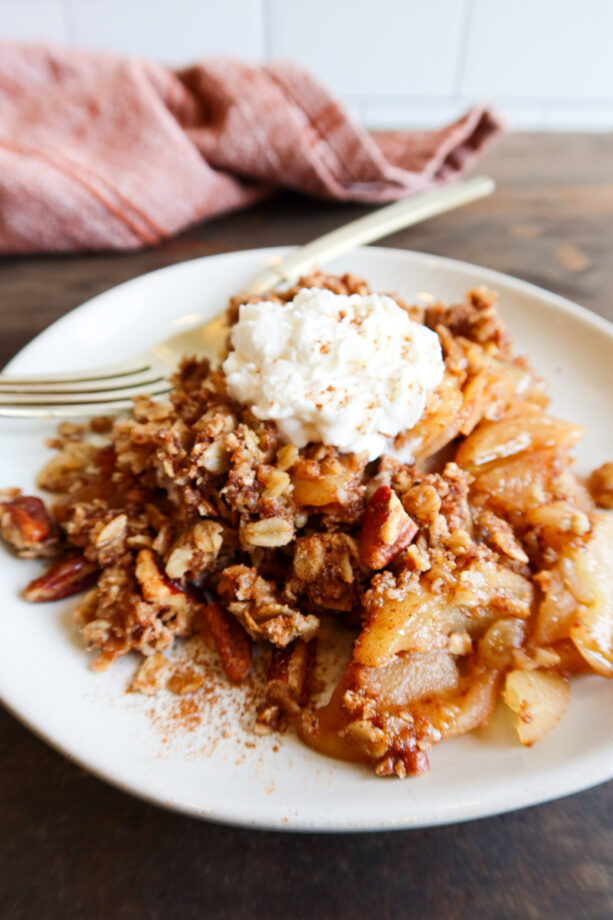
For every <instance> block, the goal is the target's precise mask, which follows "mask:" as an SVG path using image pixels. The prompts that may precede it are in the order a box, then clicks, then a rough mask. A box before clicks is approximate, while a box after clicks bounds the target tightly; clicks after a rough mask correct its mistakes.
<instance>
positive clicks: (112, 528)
mask: <svg viewBox="0 0 613 920" xmlns="http://www.w3.org/2000/svg"><path fill="white" fill-rule="evenodd" d="M127 524H128V516H127V514H118V515H117V517H114V518H113V519H112V520H111V521H109V522H108V524H106V525H105V526H104V527H103V528H102V530H101V531H100V533H99V534H98V536H97V537H96V546H98V547H100V546H104V544H105V543H112V542H114V541H116V540H117V541H118V540H120V539H121V538H122V537H123V536H124V534H125V532H126V527H127Z"/></svg>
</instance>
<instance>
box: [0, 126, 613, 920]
mask: <svg viewBox="0 0 613 920" xmlns="http://www.w3.org/2000/svg"><path fill="white" fill-rule="evenodd" d="M482 169H483V171H484V172H485V171H487V172H490V173H491V175H493V176H494V177H495V178H496V180H497V182H498V191H497V192H496V193H495V195H494V196H492V197H491V198H489V199H487V200H485V201H481V202H478V203H476V204H474V205H471V206H470V207H468V208H464V209H462V210H461V211H458V212H455V213H453V214H449V215H445V216H442V217H439V218H436V219H435V220H432V221H431V222H430V223H428V224H425V225H423V226H421V227H415V228H412V229H410V230H407V231H403V232H401V233H397V234H395V235H394V236H393V237H390V238H389V239H388V240H387V241H386V243H385V244H386V245H390V246H398V247H402V248H407V249H417V250H420V251H425V252H432V253H441V254H443V255H448V256H452V257H454V258H459V259H465V260H467V261H470V262H476V263H479V264H482V265H485V266H488V267H490V268H496V269H500V270H502V271H505V272H509V273H510V274H512V275H516V276H518V277H520V278H524V279H527V280H529V281H533V282H535V283H537V284H540V285H543V286H544V287H547V288H549V289H551V290H553V291H556V292H558V293H560V294H563V295H565V296H567V297H570V298H571V299H573V300H576V301H577V302H579V303H581V304H583V305H584V306H586V307H589V308H590V309H592V310H594V311H596V312H598V313H600V314H602V315H604V316H607V317H608V318H609V319H613V298H612V297H611V288H612V287H613V261H612V257H611V254H612V253H613V137H611V136H608V135H555V134H553V135H528V134H523V135H522V134H518V135H510V136H508V137H506V138H503V139H502V140H501V141H499V142H498V143H497V145H496V146H495V148H494V149H493V150H492V151H491V152H490V153H489V154H488V155H487V157H486V158H485V159H484V161H483V165H482ZM367 210H368V209H366V208H363V207H354V206H349V205H334V204H329V203H322V202H316V201H311V200H306V199H304V198H300V197H298V196H294V195H290V194H283V195H280V196H278V197H276V198H274V199H272V200H270V201H268V202H266V203H264V204H261V205H259V206H258V207H257V208H254V209H252V210H251V211H247V212H244V213H241V214H235V215H230V216H228V217H225V218H222V219H219V220H216V221H213V222H211V223H209V224H206V225H203V226H199V227H195V228H193V229H191V230H190V231H189V232H187V233H185V234H184V235H183V236H181V237H179V238H178V239H175V240H172V241H169V242H168V243H166V244H165V245H163V246H162V247H160V248H158V249H156V250H151V251H147V252H142V253H137V254H128V255H117V254H115V255H81V256H66V257H45V256H43V257H38V258H19V259H5V260H4V261H2V262H0V323H1V325H0V329H1V335H0V361H1V362H4V361H6V360H8V358H10V357H11V355H12V354H14V353H15V352H16V351H17V350H18V349H19V348H20V347H21V346H22V345H24V344H25V343H26V342H27V341H28V340H29V339H31V338H32V337H33V336H34V335H35V334H36V333H37V332H39V331H40V330H41V329H43V328H45V326H47V325H48V324H49V323H50V322H52V321H53V320H55V319H57V318H58V317H59V316H62V315H63V314H64V313H66V312H67V311H68V310H70V309H72V307H74V306H76V305H78V304H79V303H81V302H82V301H84V300H86V299H87V298H89V297H92V296H93V295H94V294H97V293H99V292H100V291H103V290H106V289H107V288H109V287H111V286H113V285H115V284H117V283H119V282H121V281H125V280H127V279H128V278H132V277H134V276H135V275H139V274H141V273H142V272H146V271H149V270H151V269H154V268H159V267H161V266H163V265H170V264H172V263H174V262H179V261H183V260H184V259H191V258H195V257H197V256H202V255H208V254H211V253H217V252H226V251H230V250H235V249H243V248H251V247H254V246H268V245H277V244H286V243H303V242H306V241H307V240H309V239H311V238H312V237H314V236H316V235H318V234H320V233H322V232H324V231H325V230H328V229H331V228H333V227H335V226H337V225H339V224H341V223H342V222H344V221H347V220H350V219H351V218H352V217H354V216H358V215H360V214H362V213H366V211H367ZM3 448H4V449H6V445H3ZM84 665H85V662H84ZM31 679H32V675H31V674H28V673H27V672H24V680H31ZM612 692H613V687H612ZM603 731H607V732H610V731H611V726H603ZM399 795H402V787H401V786H400V785H399ZM612 819H613V783H608V784H606V785H604V786H601V787H599V788H597V789H594V790H591V791H589V792H584V793H582V794H580V795H576V796H573V797H571V798H567V799H564V800H561V801H558V802H555V803H550V804H547V805H543V806H540V807H538V808H532V809H528V810H524V811H520V812H515V813H514V814H510V815H504V816H501V817H497V818H490V819H487V820H482V821H478V822H472V823H468V824H463V825H457V826H454V827H447V828H435V829H432V830H421V831H409V832H398V831H397V832H392V833H385V834H379V833H373V834H364V835H359V834H348V835H313V834H305V835H287V834H280V833H263V832H256V831H247V830H239V829H231V828H224V827H220V826H216V825H211V824H206V823H203V822H199V821H196V820H194V819H191V818H186V817H182V816H179V815H175V814H170V813H166V812H164V811H162V810H161V809H158V808H155V807H153V806H151V805H147V804H144V803H142V802H139V801H136V800H134V799H131V798H129V797H128V796H126V795H125V794H123V793H121V792H118V791H116V790H115V789H112V788H110V787H109V786H107V785H105V784H104V783H102V782H100V781H98V780H97V779H94V778H93V777H91V776H89V775H87V774H86V773H85V772H84V771H82V770H81V769H79V768H77V767H76V766H74V765H73V764H71V763H70V762H68V761H67V760H65V759H64V758H63V757H61V756H60V755H58V754H56V753H55V752H54V751H52V750H51V749H50V748H48V747H47V746H46V745H45V744H43V743H42V742H41V741H39V740H38V739H37V738H36V737H34V736H33V735H32V734H30V733H29V732H28V731H27V730H26V729H25V728H23V727H22V726H21V725H20V724H19V723H18V722H17V721H16V720H15V719H13V718H12V716H10V715H9V714H8V713H7V712H4V711H3V710H0V918H2V920H30V918H32V920H34V918H36V920H73V918H75V920H76V918H79V920H80V918H87V920H141V918H146V920H192V918H193V920H196V918H197V920H207V918H250V920H260V918H261V920H281V918H283V920H285V918H292V920H294V918H296V920H298V918H309V920H311V918H313V920H327V918H343V920H344V918H352V920H353V918H355V920H362V918H376V920H387V918H398V917H411V918H413V917H417V918H424V920H430V918H436V920H438V918H446V920H455V918H458V920H460V918H462V920H463V918H492V920H515V918H517V920H520V918H521V920H523V918H527V920H540V918H547V920H548V918H556V920H578V918H589V920H609V918H612V917H613V821H612Z"/></svg>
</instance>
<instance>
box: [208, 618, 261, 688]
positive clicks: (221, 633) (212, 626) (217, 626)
mask: <svg viewBox="0 0 613 920" xmlns="http://www.w3.org/2000/svg"><path fill="white" fill-rule="evenodd" d="M204 622H205V626H206V628H207V629H208V631H209V633H210V634H211V636H212V637H213V642H214V643H215V646H216V648H217V651H218V653H219V658H220V660H221V666H222V668H223V670H224V674H225V675H226V677H227V678H228V680H231V681H232V682H233V683H235V684H236V683H239V681H241V680H243V679H244V678H245V677H246V676H247V674H248V673H249V671H250V670H251V658H252V650H253V643H252V641H251V638H250V637H249V636H248V635H247V633H246V632H245V630H244V629H243V627H242V626H241V625H240V623H239V622H238V620H237V619H236V618H235V617H233V616H232V614H231V613H228V611H227V610H224V608H223V607H222V606H221V604H217V603H212V604H206V605H205V606H204Z"/></svg>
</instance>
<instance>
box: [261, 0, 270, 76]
mask: <svg viewBox="0 0 613 920" xmlns="http://www.w3.org/2000/svg"><path fill="white" fill-rule="evenodd" d="M260 22H261V28H262V51H263V57H264V60H265V61H267V60H269V59H270V57H271V53H272V28H271V26H272V9H271V6H270V0H261V3H260Z"/></svg>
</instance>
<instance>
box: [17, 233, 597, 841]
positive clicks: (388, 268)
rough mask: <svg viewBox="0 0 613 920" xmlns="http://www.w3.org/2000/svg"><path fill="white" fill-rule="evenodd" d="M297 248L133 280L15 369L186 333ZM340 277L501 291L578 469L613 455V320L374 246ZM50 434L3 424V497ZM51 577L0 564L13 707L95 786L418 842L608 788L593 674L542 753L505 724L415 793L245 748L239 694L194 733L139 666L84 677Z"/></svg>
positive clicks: (49, 337)
mask: <svg viewBox="0 0 613 920" xmlns="http://www.w3.org/2000/svg"><path fill="white" fill-rule="evenodd" d="M285 251H286V250H285V249H262V250H253V251H249V252H238V253H232V254H228V255H222V256H214V257H211V258H205V259H197V260H195V261H192V262H184V263H181V264H178V265H174V266H172V267H170V268H164V269H161V270H160V271H156V272H152V273H151V274H149V275H145V276H143V277H141V278H136V279H135V280H133V281H129V282H128V283H127V284H122V285H120V286H119V287H117V288H114V289H113V290H111V291H108V292H107V293H105V294H102V295H100V296H99V297H96V298H94V299H93V300H91V301H89V302H88V303H86V304H84V305H83V306H81V307H79V308H78V309H76V310H74V311H72V312H71V313H70V314H69V315H67V316H66V317H64V318H63V319H61V320H60V321H59V322H57V323H55V324H54V325H53V326H51V327H50V328H49V329H47V330H46V331H45V332H44V333H42V334H41V335H40V336H38V338H37V339H35V341H33V342H32V343H31V344H30V345H28V346H27V347H26V348H25V349H24V350H23V351H22V352H21V353H20V354H19V355H18V356H17V357H16V358H15V359H14V361H13V362H12V363H11V365H10V370H11V371H12V372H23V373H27V372H38V371H56V370H67V369H72V368H81V367H87V366H92V365H97V364H104V363H106V362H108V361H111V360H114V359H120V358H123V357H127V356H129V355H130V354H131V353H133V352H135V351H137V350H140V349H141V348H142V347H143V346H144V345H148V344H150V343H152V342H155V341H157V340H158V339H160V338H162V337H164V336H165V335H167V334H168V333H170V332H171V331H172V330H173V329H175V328H177V327H178V326H179V325H180V324H181V323H189V322H192V321H194V320H196V319H199V318H203V319H205V318H207V317H208V316H209V315H211V314H212V313H214V312H217V311H218V310H219V309H220V308H221V307H222V306H223V304H224V302H225V299H226V297H227V296H228V295H229V294H231V293H233V292H235V291H237V290H240V289H241V287H242V285H243V284H244V283H246V282H247V281H248V280H249V279H250V278H251V277H252V276H254V275H255V274H257V273H258V271H259V270H260V269H261V267H262V266H263V264H264V261H265V259H266V258H268V257H271V256H275V255H277V256H278V255H279V254H280V253H283V252H285ZM330 269H331V270H334V271H354V272H358V273H361V274H363V275H364V276H365V277H366V278H368V279H369V281H370V282H371V283H372V284H373V286H374V287H375V289H379V290H386V291H397V292H399V293H400V294H401V295H403V296H404V297H406V298H408V299H411V298H412V297H413V296H414V295H415V294H417V292H419V291H426V292H431V293H433V294H436V295H437V296H441V297H443V298H445V299H451V298H457V297H459V296H460V295H462V294H463V293H464V292H465V291H466V290H467V289H469V288H470V287H472V286H474V285H476V284H483V283H485V284H487V285H489V286H490V287H493V288H495V289H497V290H498V291H499V292H500V294H501V309H502V314H503V316H504V318H505V319H506V320H507V321H508V324H509V326H510V328H511V330H512V332H513V334H514V337H515V341H516V345H517V348H518V350H519V351H522V352H525V353H527V354H528V355H529V356H530V358H531V359H532V362H533V364H534V366H535V367H536V369H537V370H538V371H539V372H541V373H542V374H543V375H544V376H545V377H547V378H548V380H549V381H550V383H551V387H552V393H553V411H554V412H556V413H558V414H559V415H561V416H562V417H564V418H566V419H569V420H572V421H575V422H581V423H583V424H584V425H586V427H587V435H586V438H585V441H584V442H583V444H582V445H581V447H580V448H579V450H578V469H579V471H580V472H587V471H588V470H590V469H592V468H593V467H595V466H597V465H599V464H600V463H602V462H603V461H605V460H610V459H613V432H612V428H611V423H610V398H611V393H612V392H613V327H612V326H610V325H609V324H608V323H606V322H605V321H604V320H602V319H600V318H598V317H597V316H595V315H593V314H591V313H589V312H587V311H586V310H583V309H581V308H580V307H577V306H575V305H574V304H572V303H570V302H569V301H566V300H563V299H562V298H560V297H557V296H556V295H554V294H550V293H548V292H546V291H544V290H541V289H539V288H537V287H534V286H532V285H529V284H526V283H524V282H521V281H517V280H514V279H513V278H509V277H507V276H505V275H502V274H498V273H496V272H493V271H488V270H486V269H482V268H478V267H476V266H472V265H467V264H465V263H461V262H454V261H451V260H449V259H442V258H438V257H434V256H428V255H424V254H421V253H413V252H403V251H398V250H392V249H377V248H374V247H372V248H368V249H364V250H361V251H359V252H357V253H354V254H353V255H350V256H346V257H344V258H343V259H339V260H338V261H337V262H336V263H334V264H332V265H331V266H330ZM50 430H51V428H50V426H48V425H46V424H37V423H30V422H26V421H10V422H9V421H6V420H2V426H1V427H0V435H1V436H2V452H1V454H0V486H9V485H17V486H21V487H22V488H23V489H25V490H26V491H30V490H31V489H32V483H33V478H34V475H35V472H36V470H37V469H38V468H39V467H40V466H41V464H42V463H43V462H44V460H45V457H46V456H47V453H48V452H47V451H46V450H45V449H44V448H43V446H42V439H43V437H44V436H45V435H46V434H48V433H49V432H50ZM39 569H40V566H39V564H38V563H36V562H25V561H23V560H16V559H14V558H13V557H12V556H11V555H10V554H9V553H8V552H7V551H6V550H5V549H2V550H1V551H0V635H1V636H2V642H1V643H0V696H1V698H2V700H3V701H4V703H5V704H6V706H7V707H8V708H9V709H10V710H11V711H12V712H13V713H14V714H15V715H17V716H18V718H20V719H21V720H22V721H23V722H25V724H26V725H28V726H29V727H30V728H32V729H33V730H34V731H36V732H37V733H38V734H39V735H41V736H42V737H43V738H44V739H46V740H47V741H48V742H49V743H50V744H52V745H54V746H55V747H56V748H57V749H58V750H60V751H62V752H63V753H64V754H66V755H67V756H69V757H71V758H74V759H75V760H76V761H77V762H78V763H80V764H82V765H83V766H84V767H86V768H87V769H89V770H91V771H92V772H93V773H95V774H97V775H98V776H100V777H102V778H103V779H106V780H108V781H109V782H111V783H114V784H115V785H117V786H119V787H120V788H122V789H125V790H127V791H130V792H132V793H134V794H136V795H139V796H142V797H143V798H146V799H149V800H151V801H153V802H157V803H158V804H161V805H165V806H167V807H169V808H174V809H177V810H179V811H184V812H188V813H190V814H193V815H197V816H200V817H206V818H211V819H215V820H218V821H223V822H228V823H232V824H240V825H245V826H253V827H265V828H280V829H283V828H287V829H301V830H366V829H383V828H407V827H419V826H427V825H435V824H444V823H449V822H454V821H462V820H466V819H469V818H478V817H482V816H485V815H491V814H495V813H498V812H503V811H508V810H510V809H513V808H519V807H522V806H526V805H532V804H535V803H537V802H543V801H546V800H548V799H553V798H556V797H558V796H562V795H567V794H568V793H571V792H576V791H578V790H580V789H584V788H587V787H588V786H592V785H594V784H596V783H599V782H602V781H603V780H606V779H609V778H610V777H612V776H613V740H612V737H611V726H613V687H612V686H611V684H610V683H609V682H607V681H606V680H603V679H599V678H595V677H594V678H592V677H585V678H580V679H578V680H576V681H575V682H574V684H573V688H572V703H571V707H570V710H569V712H568V713H567V715H566V716H565V717H564V719H563V721H562V722H561V724H560V725H559V726H558V727H557V728H556V729H555V730H554V731H553V732H552V733H551V734H550V735H549V736H548V737H547V738H546V739H545V740H544V741H542V742H541V743H540V744H538V745H536V746H535V747H534V748H532V749H524V748H521V747H520V746H519V745H518V744H517V742H516V740H515V738H514V736H513V732H512V730H511V726H510V720H509V719H508V718H507V716H506V715H505V714H504V713H503V712H499V713H498V714H497V716H496V718H495V719H494V721H493V724H492V726H491V727H489V728H487V729H485V730H482V731H479V732H475V733H473V734H471V735H469V736H465V737H462V738H458V739H454V740H451V741H446V742H444V743H443V744H441V745H439V746H438V747H436V748H435V749H434V751H433V753H432V756H431V764H432V767H431V772H430V773H429V774H428V775H427V776H425V777H422V778H419V779H413V780H406V781H404V782H400V781H397V780H382V779H378V778H376V777H375V776H374V775H373V774H372V773H371V772H370V771H369V770H368V769H367V768H365V767H359V766H353V765H348V764H343V763H337V762H335V761H332V760H328V759H327V758H325V757H323V756H320V755H318V754H315V753H314V752H312V751H310V750H308V749H307V748H305V747H304V746H302V745H301V744H300V743H299V742H298V741H297V740H296V739H295V738H293V737H292V736H291V735H289V734H288V735H285V736H283V737H282V738H281V739H279V738H272V737H269V738H254V737H253V736H249V735H248V734H246V733H245V732H244V731H242V730H241V729H240V726H239V727H238V729H237V727H236V723H237V722H240V718H241V716H240V692H239V691H236V690H231V691H229V692H228V694H227V695H224V696H223V697H222V699H221V700H220V701H218V702H217V703H216V704H215V703H211V702H209V703H208V704H207V707H206V711H205V713H204V717H203V718H202V721H201V722H200V723H199V724H195V723H197V718H196V719H195V720H194V721H193V722H190V714H189V713H187V714H185V713H184V715H183V716H182V717H181V718H179V719H178V721H177V720H174V721H173V718H172V714H173V713H175V714H176V711H177V705H178V704H177V702H176V701H177V697H171V696H170V694H168V695H166V694H164V695H163V698H161V699H159V700H157V699H156V700H152V699H151V698H146V697H142V696H140V695H138V694H126V692H125V690H126V686H127V683H128V681H129V678H130V675H131V673H132V672H133V670H134V665H135V662H134V661H132V660H124V661H121V662H119V663H118V665H116V666H115V667H114V668H113V669H111V671H109V672H107V673H105V674H95V673H93V672H92V671H91V670H89V669H88V656H87V654H86V653H85V652H84V650H83V648H82V647H81V644H80V641H79V638H78V636H77V635H76V634H75V631H74V628H73V627H72V621H71V615H70V611H71V610H72V607H73V606H74V603H73V602H72V601H71V602H60V603H58V604H55V605H47V606H36V605H28V604H26V603H24V602H22V601H21V600H20V599H19V597H18V592H19V590H20V588H21V587H22V586H23V585H24V584H25V583H26V581H27V580H28V579H29V578H31V577H33V575H34V574H35V573H37V572H38V571H39ZM182 705H184V706H185V705H188V704H185V703H183V704H182ZM221 709H225V710H227V711H226V713H225V715H223V714H222V713H221ZM500 709H501V710H502V709H503V707H500ZM175 722H176V724H175ZM190 726H191V727H190ZM232 732H234V734H232ZM253 744H255V746H250V745H253ZM275 747H276V748H278V750H274V748H275Z"/></svg>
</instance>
